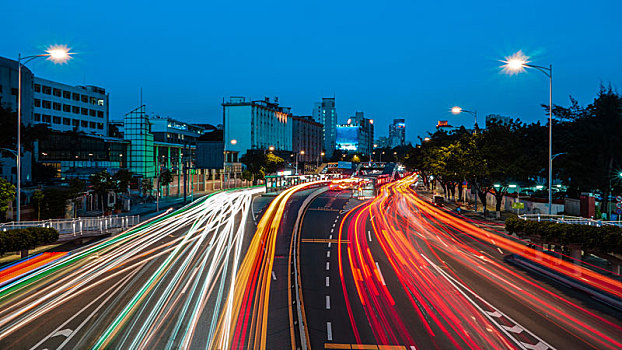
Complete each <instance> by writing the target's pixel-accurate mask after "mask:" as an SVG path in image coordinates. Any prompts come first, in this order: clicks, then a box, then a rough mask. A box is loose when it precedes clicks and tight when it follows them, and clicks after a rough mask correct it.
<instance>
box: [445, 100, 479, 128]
mask: <svg viewBox="0 0 622 350" xmlns="http://www.w3.org/2000/svg"><path fill="white" fill-rule="evenodd" d="M451 113H452V114H456V115H457V114H460V113H469V114H471V115H472V116H473V117H475V124H474V125H473V131H475V129H477V111H467V110H466V109H462V107H458V106H454V107H451Z"/></svg>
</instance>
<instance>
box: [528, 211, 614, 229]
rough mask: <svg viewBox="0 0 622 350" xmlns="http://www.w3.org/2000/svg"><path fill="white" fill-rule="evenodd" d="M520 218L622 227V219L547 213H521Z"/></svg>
mask: <svg viewBox="0 0 622 350" xmlns="http://www.w3.org/2000/svg"><path fill="white" fill-rule="evenodd" d="M518 218H519V219H523V220H529V221H551V222H556V223H558V224H573V225H588V226H603V225H607V226H618V227H622V221H604V220H594V219H588V218H583V217H580V216H570V215H547V214H521V215H519V216H518Z"/></svg>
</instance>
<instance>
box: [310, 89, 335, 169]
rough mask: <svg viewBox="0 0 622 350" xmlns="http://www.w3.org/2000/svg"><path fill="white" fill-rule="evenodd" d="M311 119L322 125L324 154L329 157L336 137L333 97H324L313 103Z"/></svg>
mask: <svg viewBox="0 0 622 350" xmlns="http://www.w3.org/2000/svg"><path fill="white" fill-rule="evenodd" d="M313 119H315V121H317V122H318V123H320V124H322V125H324V128H323V129H322V134H323V140H324V149H325V150H326V156H327V157H331V156H332V155H333V152H334V151H335V148H336V146H337V145H336V139H337V109H336V107H335V98H334V97H324V98H322V102H316V103H315V104H314V105H313Z"/></svg>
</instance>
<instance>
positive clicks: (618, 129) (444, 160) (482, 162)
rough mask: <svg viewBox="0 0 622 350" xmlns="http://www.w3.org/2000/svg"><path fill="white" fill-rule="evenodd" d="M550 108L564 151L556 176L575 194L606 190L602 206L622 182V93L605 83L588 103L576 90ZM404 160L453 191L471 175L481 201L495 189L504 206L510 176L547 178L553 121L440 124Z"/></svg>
mask: <svg viewBox="0 0 622 350" xmlns="http://www.w3.org/2000/svg"><path fill="white" fill-rule="evenodd" d="M543 107H546V106H543ZM553 110H554V117H555V118H554V121H553V132H554V133H553V154H556V155H558V156H559V158H558V159H555V163H554V166H553V170H554V173H553V175H554V178H557V179H561V180H562V182H563V183H564V184H566V185H568V193H567V195H569V196H571V197H575V198H576V197H577V196H578V195H579V194H580V193H581V192H600V193H602V194H603V197H604V200H603V202H602V207H601V210H602V211H603V212H605V210H604V208H605V207H606V205H607V198H608V195H609V194H610V193H611V190H612V188H614V191H616V193H620V191H621V190H622V187H621V186H620V185H621V181H620V180H621V179H620V177H619V175H618V174H620V169H621V167H622V152H620V151H621V150H622V97H621V96H620V95H619V94H617V93H616V92H615V91H613V90H612V89H611V88H608V89H606V88H601V90H600V91H599V93H598V95H597V97H596V98H595V99H594V102H593V103H591V104H589V105H588V106H586V107H581V106H579V104H578V103H577V102H576V101H575V100H574V99H572V98H571V106H570V107H560V106H554V109H553ZM404 163H405V164H406V165H407V166H408V167H409V168H411V169H417V170H419V171H421V173H422V175H424V176H423V178H424V180H425V181H428V179H430V178H434V179H435V180H437V181H438V182H439V183H440V184H441V186H443V187H444V188H445V190H446V193H451V194H452V196H455V189H456V188H459V189H461V188H462V184H463V183H465V182H466V183H468V184H469V185H470V186H471V188H472V189H474V190H475V191H477V193H478V197H479V198H480V201H481V202H482V204H484V208H485V202H486V194H487V193H492V194H494V196H495V198H496V210H497V212H499V211H500V207H501V199H502V197H503V196H504V195H505V194H506V193H507V191H508V186H509V185H510V184H517V183H519V184H521V183H522V184H525V183H534V181H535V180H536V179H537V178H538V177H539V178H541V179H546V178H547V173H548V125H541V124H540V123H539V122H538V123H532V124H525V123H522V122H520V120H510V121H509V122H501V121H499V120H489V121H488V122H487V124H486V128H485V129H482V130H479V129H476V130H475V132H470V131H467V130H466V129H464V128H461V129H459V130H454V131H451V132H445V131H442V130H440V131H437V132H435V133H434V134H431V135H430V137H429V140H427V141H425V140H421V145H419V146H417V147H416V148H414V149H413V150H412V151H411V152H410V153H409V154H408V155H407V156H406V158H405V160H404ZM430 185H432V184H430ZM495 185H498V186H495ZM459 196H460V194H459ZM459 199H461V198H459Z"/></svg>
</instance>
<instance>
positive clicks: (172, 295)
mask: <svg viewBox="0 0 622 350" xmlns="http://www.w3.org/2000/svg"><path fill="white" fill-rule="evenodd" d="M416 181H417V179H416V177H409V178H406V179H402V180H400V181H397V182H394V183H390V184H387V185H384V186H383V187H381V188H380V189H379V190H378V196H377V197H375V198H373V199H371V200H364V199H363V198H360V199H359V198H357V197H356V195H357V193H358V194H360V192H356V191H354V192H353V191H351V190H348V189H341V188H339V186H337V187H335V186H333V188H332V190H329V186H327V185H328V184H329V183H328V182H315V183H304V184H300V185H297V186H294V187H292V188H290V189H288V190H285V191H284V192H282V193H280V194H279V195H278V196H274V197H267V196H264V197H261V198H259V197H257V196H258V195H259V194H261V193H262V192H263V189H258V188H251V189H246V190H231V191H226V192H218V193H215V194H212V195H210V196H208V197H206V198H203V199H201V200H198V201H195V202H193V203H192V204H190V205H188V206H186V207H184V208H182V209H180V210H178V211H175V212H171V213H167V214H165V215H162V216H160V217H157V218H155V219H154V220H152V221H150V222H148V223H145V224H143V225H141V226H138V227H136V228H133V229H132V230H129V231H127V232H124V233H122V234H120V235H117V236H114V237H111V238H109V239H106V240H103V241H99V242H97V243H94V244H92V245H89V246H87V247H85V248H82V249H79V250H76V251H73V252H70V253H69V254H67V255H65V256H62V257H61V258H59V259H58V260H55V261H53V262H51V263H47V265H44V268H42V269H40V270H37V271H36V272H34V273H31V274H29V275H27V276H26V277H23V278H21V279H18V280H16V281H13V282H11V283H8V284H5V285H3V286H1V287H0V348H2V349H5V348H6V349H62V348H66V349H74V348H80V349H82V348H94V349H99V348H111V349H126V348H127V349H178V348H193V349H194V348H210V349H298V348H302V349H309V348H312V349H325V348H326V349H328V348H331V349H378V350H380V349H393V350H398V349H405V350H413V349H448V348H464V349H479V348H482V349H507V348H514V349H619V348H622V326H621V324H622V313H621V312H619V311H617V310H616V309H614V308H613V307H610V306H608V305H607V304H605V303H602V302H601V301H596V300H594V299H593V298H591V297H590V296H588V295H586V294H584V293H581V292H578V291H576V290H574V289H571V288H569V287H567V286H565V285H562V284H559V283H556V282H553V281H552V280H550V279H547V278H545V277H542V276H541V275H537V274H534V273H533V272H530V271H525V270H521V269H520V268H519V267H516V266H515V265H512V264H510V263H508V262H507V261H506V260H505V258H507V257H508V256H509V255H510V254H517V255H519V256H522V257H523V258H524V259H526V261H533V262H536V263H537V264H538V265H539V266H546V267H547V269H548V270H549V271H552V272H554V273H557V274H560V275H565V276H570V277H572V278H574V279H577V280H581V281H582V282H581V283H582V284H584V285H587V286H590V287H591V288H594V289H597V290H603V291H605V292H606V293H607V294H608V295H610V296H614V297H617V298H619V297H620V296H621V294H620V293H621V291H622V287H621V285H620V283H619V282H617V281H613V280H611V279H608V278H605V277H602V276H600V275H598V274H596V273H594V272H593V271H589V270H586V269H583V268H581V267H579V266H576V265H573V264H570V263H568V262H566V261H561V260H558V259H555V258H553V257H551V256H549V255H545V254H542V253H541V252H538V251H536V250H533V249H530V248H528V247H527V246H525V245H524V244H522V243H521V242H518V241H517V240H516V239H515V238H512V237H508V236H506V235H504V234H503V233H502V232H496V231H494V230H493V229H490V228H485V229H484V228H482V227H480V225H474V224H473V223H470V222H469V221H468V220H464V219H463V218H460V217H458V216H456V215H454V214H452V213H450V212H448V211H445V210H443V209H442V208H437V207H434V206H432V205H430V204H429V203H428V202H426V201H424V200H423V199H422V198H421V197H419V196H418V194H417V193H416V191H415V189H414V187H415V184H416ZM347 187H348V186H345V188H347Z"/></svg>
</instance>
